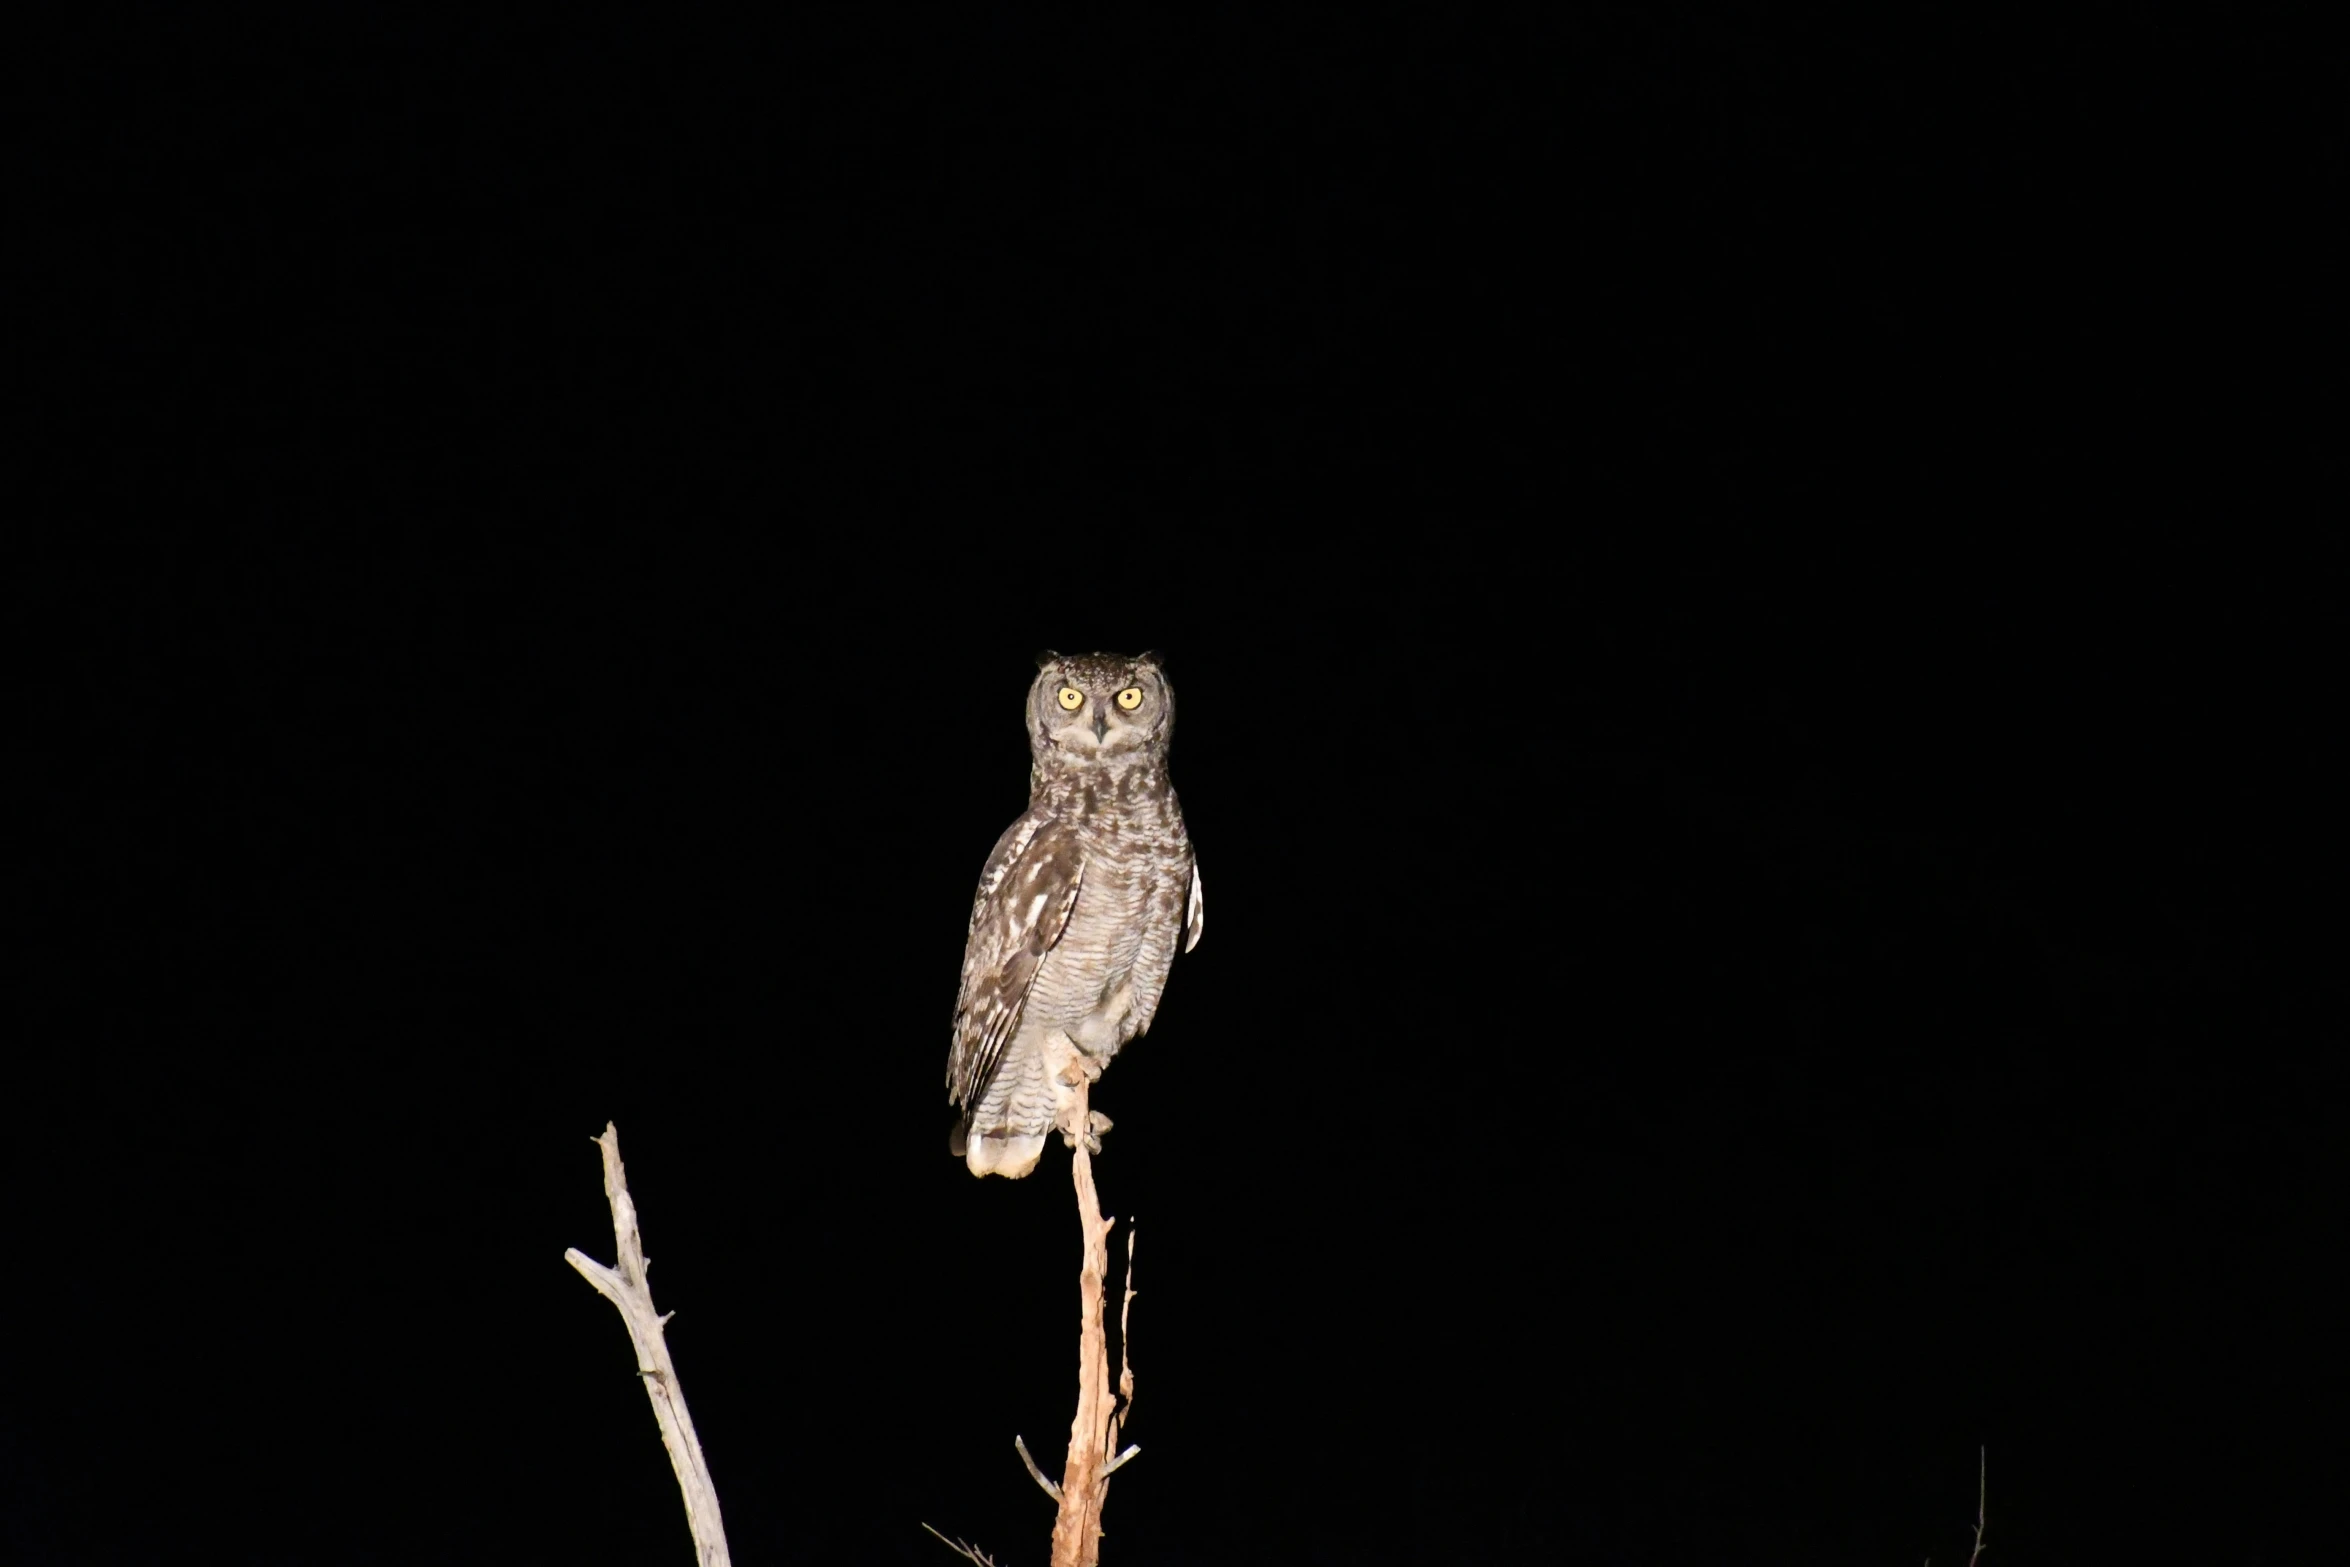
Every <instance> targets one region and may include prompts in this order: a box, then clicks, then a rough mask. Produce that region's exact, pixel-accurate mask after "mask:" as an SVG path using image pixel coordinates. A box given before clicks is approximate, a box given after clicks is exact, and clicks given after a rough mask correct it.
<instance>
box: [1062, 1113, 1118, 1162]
mask: <svg viewBox="0 0 2350 1567" xmlns="http://www.w3.org/2000/svg"><path fill="white" fill-rule="evenodd" d="M1113 1124H1115V1123H1113V1122H1112V1121H1111V1120H1110V1118H1109V1117H1108V1116H1106V1115H1104V1114H1102V1113H1101V1112H1100V1111H1099V1110H1088V1111H1087V1112H1086V1113H1085V1151H1086V1152H1087V1153H1100V1152H1101V1151H1102V1133H1104V1132H1106V1131H1108V1130H1109V1129H1110V1127H1111V1126H1112V1125H1113ZM1061 1146H1062V1147H1063V1148H1075V1147H1076V1146H1077V1138H1076V1136H1075V1135H1074V1134H1073V1133H1071V1132H1070V1131H1069V1129H1068V1128H1067V1127H1063V1128H1062V1129H1061Z"/></svg>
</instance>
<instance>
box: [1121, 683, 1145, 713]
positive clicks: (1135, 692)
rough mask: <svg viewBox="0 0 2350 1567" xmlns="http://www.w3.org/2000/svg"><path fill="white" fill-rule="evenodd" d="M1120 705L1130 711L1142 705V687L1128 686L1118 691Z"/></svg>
mask: <svg viewBox="0 0 2350 1567" xmlns="http://www.w3.org/2000/svg"><path fill="white" fill-rule="evenodd" d="M1118 705H1119V706H1120V707H1122V708H1124V709H1126V711H1128V712H1129V713H1131V712H1133V711H1134V710H1135V709H1136V708H1138V707H1140V706H1142V687H1140V686H1128V687H1127V688H1126V689H1125V690H1123V691H1121V692H1119V693H1118Z"/></svg>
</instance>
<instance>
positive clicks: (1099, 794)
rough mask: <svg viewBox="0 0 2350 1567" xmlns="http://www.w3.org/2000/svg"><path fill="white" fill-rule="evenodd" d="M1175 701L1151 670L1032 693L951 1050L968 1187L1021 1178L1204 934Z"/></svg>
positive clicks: (1084, 673) (976, 917) (1144, 1023)
mask: <svg viewBox="0 0 2350 1567" xmlns="http://www.w3.org/2000/svg"><path fill="white" fill-rule="evenodd" d="M1174 727H1175V697H1174V693H1173V691H1172V690H1171V689H1169V687H1168V685H1167V679H1166V675H1165V674H1164V672H1162V671H1161V670H1160V668H1159V666H1158V663H1157V662H1156V660H1154V659H1153V658H1152V657H1151V656H1150V655H1148V654H1145V655H1143V656H1142V657H1140V658H1120V657H1117V656H1115V655H1113V654H1105V653H1095V654H1087V655H1083V656H1080V657H1073V658H1062V657H1058V656H1056V655H1050V654H1048V655H1046V656H1045V658H1043V659H1042V660H1040V668H1039V671H1038V673H1037V677H1036V683H1035V684H1034V685H1033V686H1031V687H1030V688H1029V692H1028V744H1029V751H1030V754H1031V757H1032V759H1033V762H1034V768H1033V772H1032V774H1031V782H1030V787H1029V796H1028V809H1027V810H1026V811H1025V812H1023V813H1022V814H1021V816H1020V819H1019V820H1018V821H1015V822H1014V823H1012V825H1011V826H1010V827H1008V828H1006V829H1005V831H1004V835H1003V837H1001V838H1000V839H998V840H997V841H996V846H995V852H994V853H993V854H990V855H989V856H988V859H987V868H986V869H985V870H983V871H982V872H981V873H980V877H979V895H978V897H977V898H976V899H975V900H974V901H973V903H972V905H971V925H970V931H969V935H968V938H967V940H966V942H965V945H964V949H963V983H962V990H961V993H960V994H959V995H958V996H957V998H956V1001H955V1041H954V1047H953V1049H952V1050H951V1051H950V1052H949V1053H948V1055H947V1099H948V1101H949V1102H950V1103H952V1104H955V1105H958V1106H960V1107H961V1108H962V1111H963V1116H962V1119H961V1120H960V1121H959V1122H958V1123H957V1124H956V1127H955V1132H954V1136H953V1139H952V1141H951V1147H952V1149H953V1151H954V1153H955V1154H956V1155H957V1156H958V1157H960V1158H961V1159H963V1161H964V1162H965V1163H966V1164H967V1165H969V1167H970V1169H971V1173H972V1174H974V1175H1004V1176H1010V1177H1013V1178H1017V1177H1020V1176H1023V1175H1026V1174H1027V1173H1028V1172H1029V1171H1030V1170H1032V1169H1034V1168H1035V1167H1036V1161H1037V1157H1038V1156H1039V1155H1040V1154H1041V1153H1042V1152H1043V1151H1044V1139H1045V1134H1046V1133H1048V1132H1050V1131H1052V1130H1054V1129H1055V1128H1056V1127H1058V1128H1059V1129H1060V1130H1061V1132H1062V1134H1063V1135H1064V1136H1065V1137H1068V1136H1074V1135H1084V1136H1087V1137H1088V1138H1089V1139H1090V1138H1091V1137H1093V1136H1095V1135H1097V1134H1098V1133H1099V1132H1101V1131H1104V1130H1107V1129H1108V1125H1109V1123H1108V1121H1107V1120H1105V1119H1103V1118H1102V1117H1100V1116H1098V1115H1097V1116H1095V1117H1094V1118H1093V1121H1094V1124H1093V1125H1092V1126H1090V1127H1087V1128H1075V1127H1072V1126H1070V1125H1069V1124H1068V1111H1069V1110H1070V1107H1071V1105H1070V1102H1071V1098H1072V1095H1071V1089H1072V1088H1073V1087H1074V1086H1075V1083H1076V1081H1077V1080H1078V1074H1080V1073H1081V1074H1083V1076H1084V1078H1086V1079H1088V1080H1090V1079H1092V1078H1095V1077H1098V1076H1100V1075H1101V1070H1102V1068H1103V1067H1104V1066H1106V1065H1107V1064H1108V1063H1109V1060H1110V1058H1111V1057H1112V1056H1114V1055H1116V1054H1117V1053H1118V1049H1119V1047H1120V1046H1122V1045H1124V1044H1125V1043H1126V1042H1127V1041H1128V1040H1129V1039H1132V1038H1134V1037H1135V1036H1136V1035H1138V1034H1140V1033H1142V1032H1144V1031H1145V1030H1146V1029H1148V1028H1149V1027H1150V1024H1151V1017H1152V1015H1153V1014H1154V1013H1156V1012H1157V1011H1158V1006H1159V995H1160V993H1161V992H1162V991H1163V990H1164V989H1165V988H1166V984H1167V969H1168V967H1169V966H1170V965H1171V964H1172V963H1173V962H1174V961H1175V947H1176V944H1177V942H1179V941H1180V942H1181V943H1182V945H1183V949H1184V950H1185V951H1186V952H1188V951H1190V950H1191V948H1192V947H1194V946H1196V945H1198V943H1199V938H1200V930H1201V928H1202V925H1203V923H1204V921H1205V913H1206V911H1205V907H1204V905H1203V903H1202V900H1201V897H1200V884H1199V869H1198V866H1197V865H1196V864H1195V863H1194V862H1193V859H1192V853H1191V840H1190V838H1189V837H1188V835H1186V833H1185V832H1184V828H1183V811H1182V808H1181V807H1180V806H1179V805H1178V804H1177V802H1176V799H1175V788H1174V785H1173V784H1172V783H1170V782H1169V781H1168V778H1167V747H1168V741H1169V740H1170V738H1171V737H1172V735H1173V732H1174Z"/></svg>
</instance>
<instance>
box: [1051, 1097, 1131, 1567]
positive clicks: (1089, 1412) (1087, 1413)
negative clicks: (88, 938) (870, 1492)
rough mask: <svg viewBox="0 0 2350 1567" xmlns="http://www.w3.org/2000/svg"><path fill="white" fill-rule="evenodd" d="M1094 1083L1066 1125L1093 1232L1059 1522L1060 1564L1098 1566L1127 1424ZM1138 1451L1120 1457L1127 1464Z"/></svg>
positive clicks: (1082, 1213) (1127, 1380)
mask: <svg viewBox="0 0 2350 1567" xmlns="http://www.w3.org/2000/svg"><path fill="white" fill-rule="evenodd" d="M1089 1086H1090V1085H1089V1084H1088V1083H1087V1082H1086V1081H1085V1080H1084V1079H1083V1077H1082V1075H1079V1077H1078V1080H1077V1081H1076V1082H1075V1083H1073V1084H1071V1087H1072V1088H1073V1090H1074V1092H1075V1101H1074V1104H1073V1105H1072V1106H1071V1108H1070V1111H1069V1120H1068V1124H1067V1127H1066V1128H1065V1129H1066V1130H1071V1131H1072V1132H1073V1135H1074V1153H1073V1155H1072V1158H1071V1165H1070V1172H1071V1175H1072V1177H1073V1179H1074V1180H1075V1182H1076V1186H1077V1223H1078V1226H1079V1228H1081V1229H1082V1230H1083V1231H1084V1232H1085V1266H1084V1270H1083V1271H1082V1272H1080V1273H1079V1274H1078V1277H1077V1415H1076V1418H1075V1419H1073V1420H1071V1421H1070V1423H1069V1457H1068V1462H1067V1464H1066V1465H1065V1466H1064V1467H1063V1469H1062V1471H1061V1490H1060V1502H1061V1511H1060V1515H1059V1517H1058V1518H1057V1519H1055V1520H1054V1523H1053V1567H1095V1564H1096V1563H1098V1562H1099V1561H1100V1559H1101V1535H1102V1504H1103V1503H1104V1501H1106V1500H1107V1499H1108V1497H1109V1491H1110V1469H1111V1467H1112V1462H1113V1461H1112V1459H1111V1455H1112V1454H1113V1453H1116V1452H1117V1450H1118V1433H1119V1431H1120V1429H1121V1428H1122V1427H1123V1426H1124V1424H1125V1422H1124V1420H1123V1419H1122V1418H1121V1415H1120V1412H1119V1409H1118V1399H1117V1395H1116V1394H1113V1393H1112V1391H1111V1388H1110V1346H1109V1339H1108V1335H1107V1334H1106V1333H1105V1332H1104V1330H1103V1326H1102V1281H1103V1280H1104V1279H1105V1278H1106V1277H1107V1276H1108V1274H1109V1271H1110V1225H1111V1223H1112V1222H1113V1221H1112V1220H1109V1219H1105V1218H1103V1217H1102V1205H1101V1197H1100V1195H1099V1194H1098V1193H1097V1192H1096V1191H1095V1190H1094V1184H1093V1155H1092V1152H1091V1150H1090V1149H1088V1147H1087V1146H1086V1135H1085V1134H1086V1131H1087V1129H1088V1120H1087V1115H1088V1111H1087V1108H1086V1099H1087V1090H1088V1087H1089ZM1133 1233H1134V1232H1133V1230H1132V1229H1131V1228H1130V1229H1129V1230H1128V1231H1127V1236H1128V1244H1127V1251H1126V1259H1127V1271H1126V1286H1127V1292H1126V1298H1127V1300H1128V1301H1129V1302H1131V1301H1132V1300H1133V1298H1134V1248H1133V1241H1132V1237H1133ZM1118 1336H1119V1349H1118V1354H1119V1363H1120V1374H1119V1378H1118V1392H1119V1393H1123V1394H1124V1395H1125V1398H1126V1401H1127V1403H1128V1405H1129V1406H1130V1407H1131V1405H1132V1403H1133V1399H1134V1369H1133V1367H1132V1366H1131V1365H1130V1364H1128V1363H1127V1362H1126V1350H1125V1336H1126V1312H1125V1309H1124V1307H1121V1308H1120V1310H1119V1313H1118ZM1131 1456H1133V1455H1132V1453H1131V1452H1129V1453H1128V1454H1126V1455H1124V1456H1123V1457H1121V1458H1119V1459H1117V1460H1116V1462H1118V1463H1123V1462H1124V1461H1125V1458H1127V1457H1131Z"/></svg>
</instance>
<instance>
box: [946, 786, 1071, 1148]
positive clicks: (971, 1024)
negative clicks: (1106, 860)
mask: <svg viewBox="0 0 2350 1567" xmlns="http://www.w3.org/2000/svg"><path fill="white" fill-rule="evenodd" d="M1084 879H1085V857H1084V854H1083V852H1082V850H1081V849H1080V847H1079V845H1078V842H1077V835H1076V834H1075V833H1072V832H1070V831H1069V830H1068V829H1067V828H1065V827H1062V826H1061V825H1059V824H1058V823H1056V822H1054V821H1052V820H1051V819H1050V818H1048V817H1044V816H1041V815H1039V814H1038V813H1036V812H1033V811H1032V812H1030V813H1029V814H1028V815H1026V816H1023V817H1021V818H1020V820H1018V821H1016V822H1014V823H1013V824H1012V825H1011V826H1010V828H1008V829H1006V831H1005V833H1004V835H1003V837H1002V838H1001V839H999V840H997V842H996V846H995V852H994V853H993V854H991V855H989V856H988V857H987V869H986V870H984V871H982V872H981V873H980V876H979V896H978V897H977V898H976V899H975V900H973V902H972V905H971V929H970V934H969V936H968V938H967V939H966V940H965V943H964V946H963V987H962V992H961V994H959V995H958V996H957V997H956V998H955V1043H954V1048H953V1049H952V1050H951V1051H949V1052H948V1054H947V1100H948V1102H949V1103H950V1104H958V1105H965V1106H968V1105H974V1104H977V1103H978V1102H979V1095H980V1092H981V1091H982V1090H983V1089H985V1088H986V1087H987V1080H988V1078H990V1077H991V1076H993V1075H994V1073H995V1068H996V1062H997V1061H999V1060H1001V1059H1002V1058H1003V1053H1004V1045H1005V1043H1006V1042H1007V1041H1008V1040H1010V1039H1011V1037H1012V1034H1013V1032H1014V1030H1016V1029H1018V1028H1019V1026H1020V1009H1021V1008H1022V1007H1023V1006H1025V1005H1026V1004H1027V1002H1028V988H1029V986H1031V985H1033V984H1035V983H1036V968H1037V965H1038V964H1040V963H1042V962H1043V961H1044V955H1045V954H1046V953H1048V952H1050V951H1052V950H1053V947H1054V946H1055V945H1056V944H1057V943H1058V942H1059V941H1060V939H1061V933H1062V932H1063V931H1065V930H1067V929H1068V928H1069V912H1070V910H1072V909H1074V908H1076V907H1077V888H1078V884H1079V883H1080V882H1082V881H1083V880H1084Z"/></svg>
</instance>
